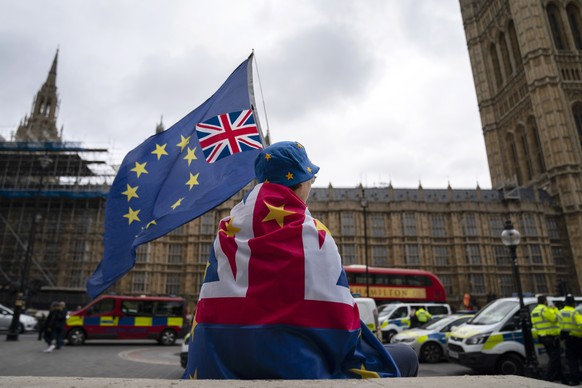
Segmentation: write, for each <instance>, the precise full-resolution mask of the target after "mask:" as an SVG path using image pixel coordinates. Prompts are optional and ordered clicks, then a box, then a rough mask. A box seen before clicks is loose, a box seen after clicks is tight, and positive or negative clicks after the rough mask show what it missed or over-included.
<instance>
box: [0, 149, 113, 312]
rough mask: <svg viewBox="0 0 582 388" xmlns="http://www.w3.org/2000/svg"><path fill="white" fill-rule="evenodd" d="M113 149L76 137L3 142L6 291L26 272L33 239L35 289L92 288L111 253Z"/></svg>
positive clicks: (1, 231) (0, 262)
mask: <svg viewBox="0 0 582 388" xmlns="http://www.w3.org/2000/svg"><path fill="white" fill-rule="evenodd" d="M107 155H108V150H107V149H100V148H83V147H82V146H81V144H80V143H73V142H0V289H2V290H3V291H4V295H3V296H4V298H2V299H6V298H9V295H6V294H10V292H11V291H14V289H15V287H16V284H19V283H18V282H19V281H20V279H21V276H23V268H24V266H23V263H24V259H25V252H26V249H27V246H28V244H32V247H33V252H32V257H31V258H32V260H31V267H30V275H29V278H28V279H29V282H28V283H29V287H28V288H29V291H30V292H31V295H29V296H30V297H34V293H35V291H37V290H40V288H41V287H42V288H43V289H53V290H54V289H67V290H71V289H73V290H74V289H78V290H79V291H84V281H85V279H86V278H87V276H89V274H90V273H92V271H93V270H94V269H95V268H96V266H97V264H98V263H99V261H100V260H101V256H102V254H103V220H104V209H105V198H106V196H107V193H108V191H109V187H110V186H111V183H112V182H113V178H114V176H115V170H114V168H113V167H112V166H111V165H109V164H108V163H107V162H106V161H105V159H106V157H107ZM33 225H34V226H33ZM30 297H29V300H31V298H30ZM37 299H38V298H37ZM32 300H34V298H32ZM45 303H50V301H43V303H42V304H43V305H45Z"/></svg>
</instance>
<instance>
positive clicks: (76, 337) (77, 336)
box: [67, 327, 87, 346]
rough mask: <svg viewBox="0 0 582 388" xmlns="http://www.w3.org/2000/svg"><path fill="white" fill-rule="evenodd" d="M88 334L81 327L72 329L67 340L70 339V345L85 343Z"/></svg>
mask: <svg viewBox="0 0 582 388" xmlns="http://www.w3.org/2000/svg"><path fill="white" fill-rule="evenodd" d="M86 338H87V335H86V334H85V331H84V330H83V329H81V328H79V327H76V328H74V329H71V330H70V331H69V334H67V340H69V345H73V346H77V345H83V344H84V343H85V339H86Z"/></svg>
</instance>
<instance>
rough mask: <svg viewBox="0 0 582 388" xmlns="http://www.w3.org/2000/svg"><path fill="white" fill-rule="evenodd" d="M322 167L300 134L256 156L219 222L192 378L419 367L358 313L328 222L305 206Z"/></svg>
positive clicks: (197, 324) (189, 371)
mask: <svg viewBox="0 0 582 388" xmlns="http://www.w3.org/2000/svg"><path fill="white" fill-rule="evenodd" d="M318 171H319V167H318V166H316V165H314V164H313V163H312V162H311V161H310V160H309V158H308V156H307V153H306V152H305V148H304V147H303V146H302V145H301V144H300V143H297V142H288V141H286V142H279V143H275V144H272V145H271V146H269V147H267V148H265V149H264V150H263V151H261V153H260V154H259V156H258V157H257V159H256V162H255V173H256V178H257V180H258V184H257V185H256V186H255V187H254V188H253V189H252V190H251V191H250V192H249V193H248V194H247V195H245V196H244V198H243V200H242V201H241V202H240V203H239V204H238V205H236V206H235V207H234V208H233V209H232V210H231V212H230V215H229V216H228V217H226V218H224V219H222V220H221V221H220V223H219V228H218V229H219V230H218V233H217V236H216V238H215V241H214V243H213V245H212V248H211V251H210V257H209V262H208V265H207V267H206V274H205V277H204V282H203V285H202V288H201V290H200V299H199V301H198V304H197V309H196V315H195V317H194V322H193V325H192V326H193V328H192V331H191V333H192V335H191V339H190V344H189V353H188V365H187V368H186V371H185V374H184V378H189V379H344V378H369V377H398V376H406V377H407V376H416V375H417V373H418V359H417V357H416V354H415V352H414V351H413V350H412V349H411V348H410V347H409V346H407V345H405V344H390V345H386V346H383V345H382V344H381V343H380V341H379V340H378V339H377V337H376V336H374V334H372V332H371V331H370V330H369V329H368V328H367V327H366V325H365V324H363V323H362V322H361V320H360V315H359V311H358V307H357V305H356V303H355V300H354V298H353V297H352V295H351V293H350V289H349V286H348V282H347V276H346V274H345V272H344V270H343V267H342V265H341V257H340V255H339V252H338V249H337V246H336V244H335V242H334V240H333V238H332V236H331V234H330V231H329V230H328V229H327V228H326V227H325V225H323V224H322V223H321V222H320V221H318V220H316V219H314V218H313V217H312V216H311V214H310V212H309V210H308V208H307V205H306V202H307V199H308V197H309V193H310V190H311V185H312V184H313V182H314V181H315V177H316V174H317V173H318Z"/></svg>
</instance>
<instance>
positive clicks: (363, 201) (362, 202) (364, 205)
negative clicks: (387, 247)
mask: <svg viewBox="0 0 582 388" xmlns="http://www.w3.org/2000/svg"><path fill="white" fill-rule="evenodd" d="M361 187H362V198H361V200H360V206H361V207H362V210H363V212H364V260H365V261H366V297H368V298H369V297H370V276H369V273H368V217H367V212H366V209H367V208H368V200H367V199H366V190H365V189H364V187H363V186H361Z"/></svg>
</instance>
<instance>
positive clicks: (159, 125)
mask: <svg viewBox="0 0 582 388" xmlns="http://www.w3.org/2000/svg"><path fill="white" fill-rule="evenodd" d="M164 130H165V128H164V116H163V115H162V116H161V117H160V123H159V124H158V125H156V133H160V132H164Z"/></svg>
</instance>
